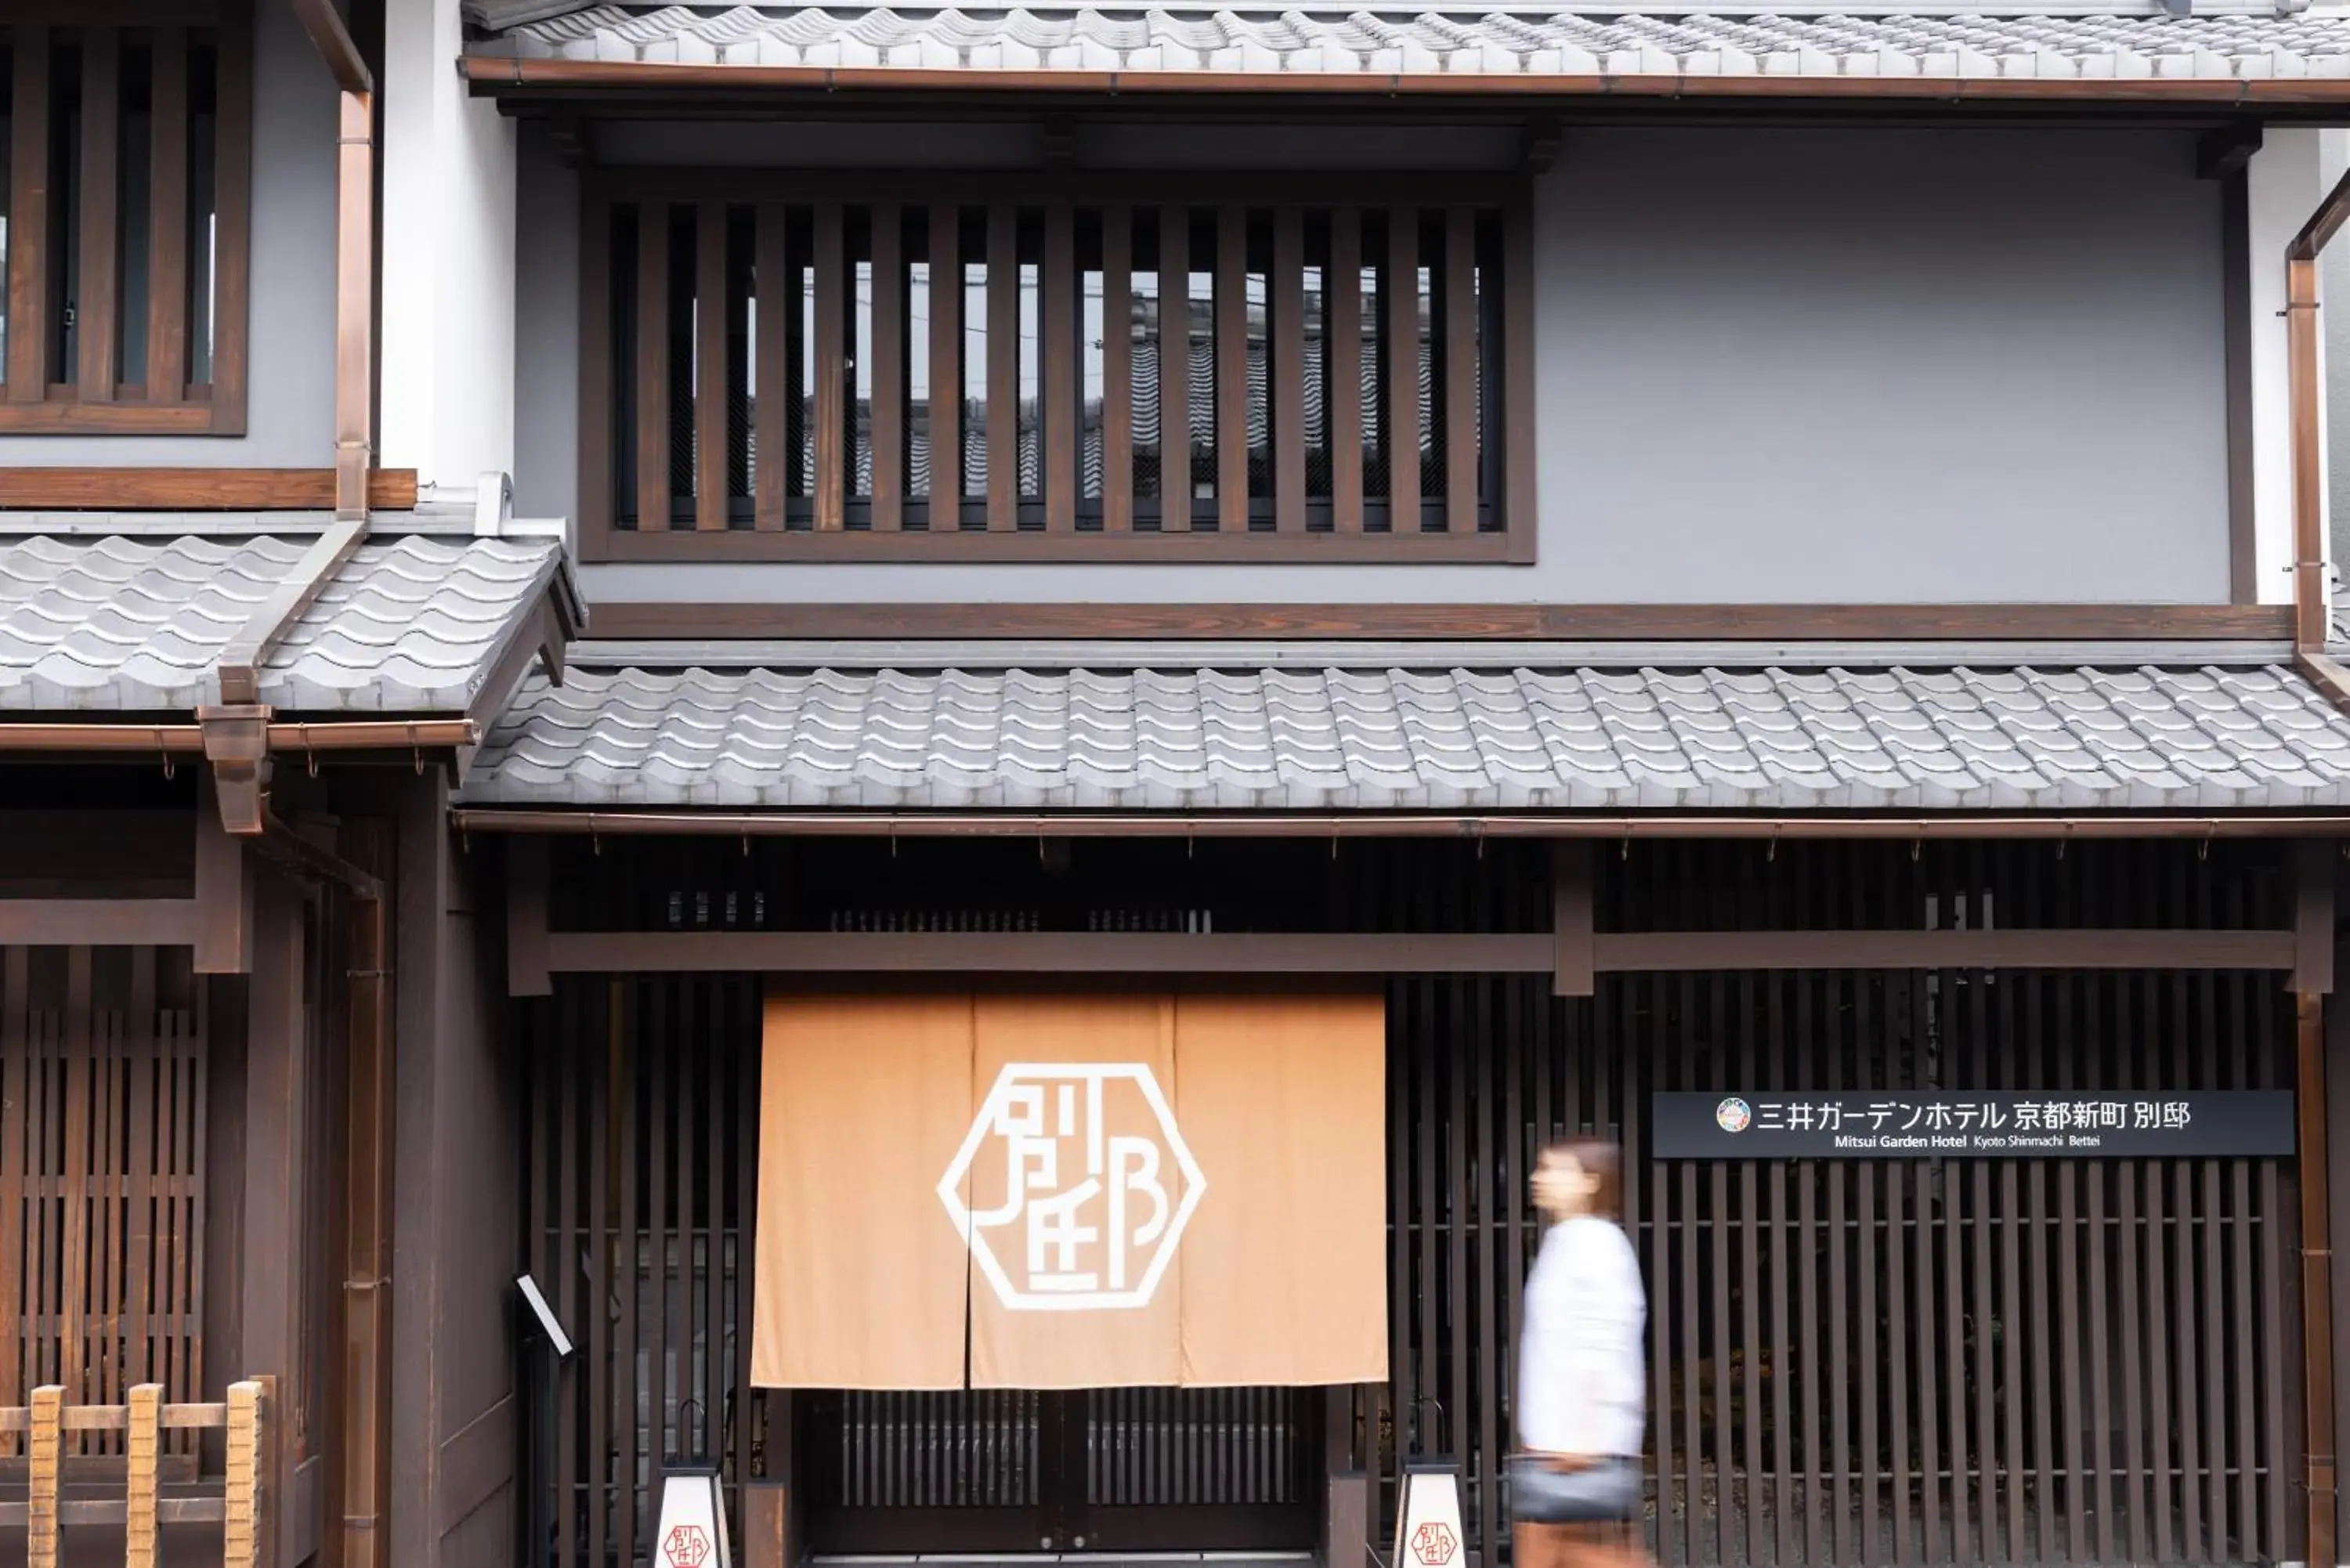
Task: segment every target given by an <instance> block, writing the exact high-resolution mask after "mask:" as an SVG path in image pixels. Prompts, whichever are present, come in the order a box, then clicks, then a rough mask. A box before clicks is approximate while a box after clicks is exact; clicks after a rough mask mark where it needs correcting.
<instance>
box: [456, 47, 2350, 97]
mask: <svg viewBox="0 0 2350 1568" xmlns="http://www.w3.org/2000/svg"><path fill="white" fill-rule="evenodd" d="M463 71H464V75H465V78H466V80H468V81H470V82H474V83H478V84H480V85H481V86H483V87H484V88H490V89H492V90H495V89H496V88H529V87H536V88H650V89H660V88H741V89H743V90H744V91H752V92H762V93H765V92H775V91H779V90H781V91H788V90H792V89H799V90H802V91H806V92H811V93H840V92H850V91H858V90H865V91H875V92H908V91H915V92H919V91H924V90H930V91H942V92H971V93H1017V94H1024V95H1027V94H1035V93H1082V94H1100V95H1107V96H1109V97H1133V96H1149V97H1166V96H1170V95H1183V94H1192V95H1202V96H1204V95H1211V94H1219V93H1222V94H1233V95H1249V96H1256V97H1269V98H1306V97H1310V98H1399V97H1405V98H1410V97H1424V98H1511V99H1545V98H1637V99H1902V100H1907V101H1910V102H1921V101H1922V102H1928V103H1955V102H1959V101H1961V100H1963V101H1968V102H1977V101H1984V100H1993V101H2011V102H2012V101H2022V102H2034V101H2040V102H2045V101H2070V102H2082V101H2099V102H2113V103H2162V104H2196V105H2201V106H2210V107H2220V108H2230V109H2232V108H2237V107H2240V106H2242V105H2246V104H2340V103H2343V102H2345V101H2350V81H2345V80H2341V79H2331V78H2322V77H2303V78H2283V77H2280V78H2264V79H2259V80H2252V79H2227V78H2205V79H2201V80H2186V81H2179V80H2172V79H2168V78H2147V77H2138V78H2112V77H2096V78H2092V77H2073V78H2035V77H1832V76H1704V75H1683V74H1680V73H1678V72H1673V73H1663V74H1658V75H1627V76H1611V75H1607V74H1606V73H1604V72H1602V73H1594V74H1589V75H1581V76H1545V75H1538V74H1535V73H1532V72H1526V73H1520V74H1513V75H1504V74H1503V73H1501V72H1462V73H1460V74H1458V75H1454V74H1450V73H1447V72H1443V71H1085V70H961V69H956V70H940V69H925V68H921V67H894V66H717V65H710V66H702V65H674V64H670V63H667V62H663V61H648V60H546V59H535V60H525V59H515V58H512V57H504V56H494V55H469V56H467V57H465V59H464V61H463Z"/></svg>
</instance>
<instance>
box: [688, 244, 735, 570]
mask: <svg viewBox="0 0 2350 1568" xmlns="http://www.w3.org/2000/svg"><path fill="white" fill-rule="evenodd" d="M726 281H727V273H726V203H724V202H700V203H698V204H697V206H696V208H695V211H694V225H693V525H694V526H695V527H696V528H699V529H703V530H708V531H717V530H722V529H723V528H724V527H725V526H726V502H727V494H726V492H727V488H728V486H727V480H726V475H727V462H726V458H727V444H728V443H727V434H726V427H727V419H726V402H727V390H728V389H727V384H726V382H727V377H726V327H727V314H728V304H727V288H726Z"/></svg>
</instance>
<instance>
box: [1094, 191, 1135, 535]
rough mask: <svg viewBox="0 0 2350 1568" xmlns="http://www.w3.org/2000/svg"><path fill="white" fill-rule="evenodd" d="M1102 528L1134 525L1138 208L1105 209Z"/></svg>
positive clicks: (1127, 529)
mask: <svg viewBox="0 0 2350 1568" xmlns="http://www.w3.org/2000/svg"><path fill="white" fill-rule="evenodd" d="M1101 222H1102V414H1101V430H1102V434H1101V443H1102V530H1103V532H1105V533H1109V534H1127V533H1131V532H1132V531H1133V529H1134V210H1133V209H1132V208H1130V207H1125V206H1110V207H1105V208H1104V209H1102V220H1101Z"/></svg>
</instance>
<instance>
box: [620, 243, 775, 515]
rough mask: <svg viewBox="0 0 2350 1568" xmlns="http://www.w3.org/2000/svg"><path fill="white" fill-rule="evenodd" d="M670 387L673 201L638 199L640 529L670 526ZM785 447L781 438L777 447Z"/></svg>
mask: <svg viewBox="0 0 2350 1568" xmlns="http://www.w3.org/2000/svg"><path fill="white" fill-rule="evenodd" d="M763 384H764V383H763ZM669 391H670V388H669V203H668V202H639V203H638V204H637V428H636V432H635V434H636V442H637V528H638V531H639V532H640V533H647V534H652V533H660V532H662V531H664V530H666V529H667V528H668V527H669V524H670V517H669V462H670V422H669V421H670V407H669ZM782 448H783V443H782V442H780V441H778V442H777V443H776V450H777V451H779V452H780V451H781V450H782ZM763 450H764V449H763Z"/></svg>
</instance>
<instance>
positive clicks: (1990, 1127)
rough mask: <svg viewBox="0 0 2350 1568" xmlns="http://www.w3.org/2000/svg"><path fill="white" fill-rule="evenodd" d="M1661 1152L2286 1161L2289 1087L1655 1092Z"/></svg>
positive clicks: (1656, 1140)
mask: <svg viewBox="0 0 2350 1568" xmlns="http://www.w3.org/2000/svg"><path fill="white" fill-rule="evenodd" d="M1650 1107H1651V1109H1652V1110H1653V1111H1654V1113H1655V1123H1654V1127H1655V1130H1654V1133H1653V1135H1652V1137H1653V1142H1652V1144H1651V1150H1652V1152H1653V1154H1654V1156H1655V1158H1659V1159H1966V1158H1987V1159H2053V1158H2088V1159H2234V1158H2255V1159H2257V1158H2272V1157H2289V1156H2290V1155H2291V1154H2292V1153H2293V1095H2292V1092H2291V1091H2289V1090H2284V1089H2230V1090H2214V1091H2210V1092H2205V1093H2190V1094H2170V1093H2162V1092H2156V1091H2147V1092H2136V1091H2130V1090H2108V1091H2105V1092H2102V1093H2081V1094H2073V1093H2053V1092H2042V1093H2025V1094H2011V1093H2004V1092H2002V1093H1997V1094H1993V1093H1988V1092H1986V1093H1981V1094H1944V1093H1939V1092H1937V1093H1928V1092H1925V1091H1922V1090H1903V1089H1873V1090H1860V1091H1857V1092H1854V1093H1812V1092H1805V1091H1803V1090H1795V1089H1758V1090H1753V1091H1750V1092H1744V1093H1734V1094H1722V1093H1709V1094H1701V1095H1685V1094H1670V1095H1657V1096H1652V1097H1651V1099H1650Z"/></svg>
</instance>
